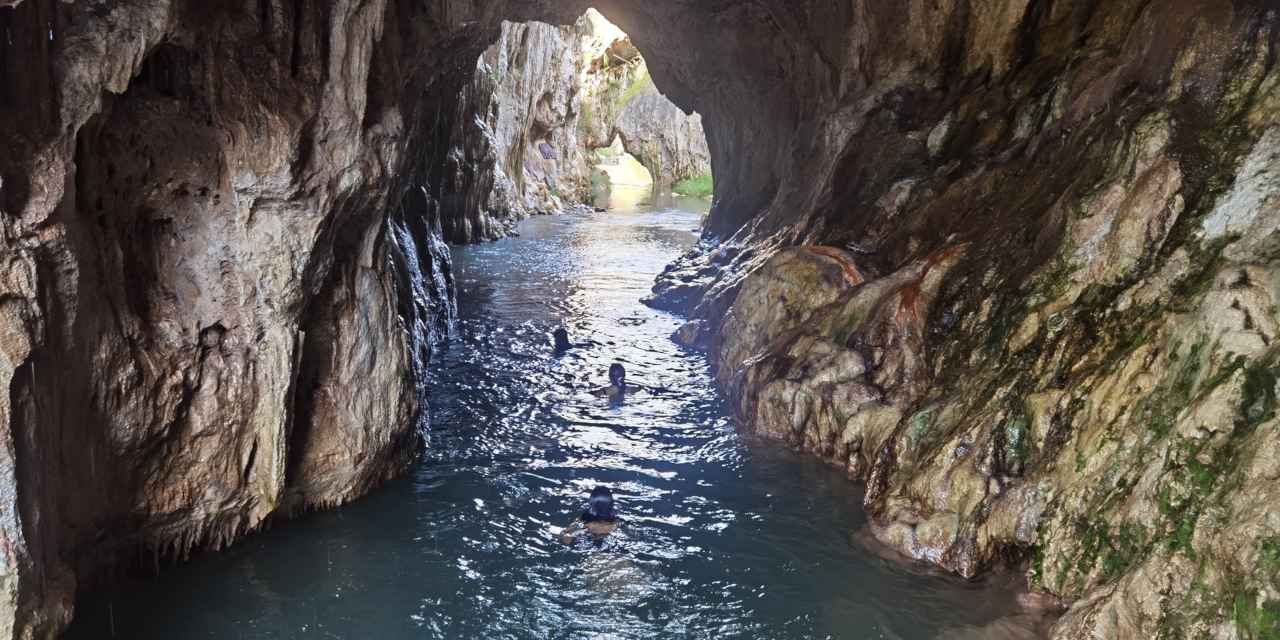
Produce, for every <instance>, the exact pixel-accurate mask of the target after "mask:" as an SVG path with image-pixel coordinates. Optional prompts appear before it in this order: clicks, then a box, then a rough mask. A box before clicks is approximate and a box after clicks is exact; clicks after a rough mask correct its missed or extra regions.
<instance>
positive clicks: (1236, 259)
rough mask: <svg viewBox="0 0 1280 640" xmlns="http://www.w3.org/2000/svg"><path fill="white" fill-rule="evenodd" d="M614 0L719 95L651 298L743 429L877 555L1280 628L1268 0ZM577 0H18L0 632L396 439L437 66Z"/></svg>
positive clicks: (1279, 115)
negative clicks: (828, 490) (842, 490)
mask: <svg viewBox="0 0 1280 640" xmlns="http://www.w3.org/2000/svg"><path fill="white" fill-rule="evenodd" d="M15 5H16V6H15ZM596 6H597V8H599V9H600V10H601V11H602V12H603V13H604V14H605V15H607V16H608V17H609V18H610V19H611V20H612V21H614V22H615V23H617V24H618V25H619V26H620V27H621V28H622V29H624V30H625V31H626V32H627V33H628V34H630V35H631V37H632V41H633V42H634V44H635V46H636V47H637V48H638V50H639V51H642V52H643V53H644V54H645V56H646V61H647V63H648V73H649V74H651V76H652V79H653V81H654V84H655V85H656V86H657V87H658V88H660V89H661V90H662V92H663V93H664V94H665V95H667V96H668V97H670V98H671V100H672V101H673V102H674V103H675V104H678V105H679V106H680V107H681V108H683V109H687V110H690V111H696V112H698V113H702V114H704V115H705V116H706V121H705V129H706V137H707V143H708V147H709V149H710V156H711V158H712V159H713V160H714V164H715V168H716V185H715V187H716V192H717V193H716V205H715V207H714V209H713V211H712V214H711V216H710V217H709V219H708V221H707V228H706V233H705V236H704V239H703V242H702V243H701V244H700V245H699V248H698V250H696V251H695V252H693V253H691V254H690V255H688V256H685V257H684V258H683V259H682V260H681V261H679V262H678V263H677V264H675V265H673V266H672V268H671V269H669V270H668V272H667V273H666V274H664V276H663V278H662V279H661V280H660V282H659V283H658V285H657V286H656V287H655V296H654V299H653V302H654V304H656V305H659V306H664V307H668V308H676V309H681V310H684V311H687V312H689V313H690V314H691V315H692V318H693V319H692V321H691V324H690V326H689V329H688V330H686V331H683V332H682V336H683V337H684V338H685V339H687V340H689V342H690V343H692V344H701V345H705V346H707V347H708V348H709V350H710V353H711V354H712V357H713V360H714V361H715V363H716V365H717V375H718V378H719V380H720V381H721V383H722V384H723V385H724V386H725V387H726V389H727V390H728V392H729V394H730V397H731V400H732V401H733V404H734V406H735V410H736V411H737V413H738V415H739V418H740V420H741V421H742V423H743V424H744V426H745V427H746V428H748V429H751V430H754V431H756V432H758V433H761V434H763V435H766V436H770V437H775V438H779V439H781V440H784V441H786V442H790V443H792V444H794V445H795V446H798V447H804V448H806V449H808V450H810V451H812V452H814V453H815V454H817V455H821V456H823V457H824V458H827V459H829V460H831V461H832V462H833V463H834V464H838V465H840V466H842V467H844V468H846V469H848V471H849V473H850V474H851V475H852V476H855V477H858V478H861V479H863V480H865V481H866V483H867V492H866V501H867V507H868V511H869V513H870V515H871V516H872V519H873V521H874V522H875V526H874V532H875V534H876V536H877V537H878V538H879V539H881V540H882V541H884V542H885V543H887V544H889V545H890V546H892V547H894V548H896V549H898V550H900V551H902V552H903V553H906V554H908V555H911V556H914V557H917V558H922V559H924V560H927V561H930V562H934V563H936V564H938V565H940V566H943V567H946V568H948V569H951V570H954V571H957V572H959V573H961V574H964V575H973V574H976V573H979V572H982V571H986V570H990V569H993V568H995V567H998V566H1009V567H1014V568H1016V569H1019V570H1025V571H1026V572H1027V573H1028V575H1029V578H1030V580H1031V581H1032V583H1033V585H1034V586H1035V587H1036V588H1037V589H1039V590H1042V591H1044V592H1046V593H1048V594H1050V595H1052V596H1055V597H1058V598H1060V599H1061V600H1062V601H1063V602H1064V604H1067V605H1069V606H1070V608H1069V609H1068V610H1067V612H1066V614H1065V616H1064V617H1063V618H1062V619H1061V621H1060V622H1059V623H1058V624H1057V626H1055V628H1054V631H1053V633H1054V635H1055V636H1056V637H1059V638H1088V637H1135V638H1136V637H1153V636H1161V635H1163V636H1164V637H1188V638H1190V637H1205V636H1209V637H1222V638H1234V637H1243V638H1252V637H1268V636H1267V634H1274V633H1275V632H1276V630H1275V626H1276V624H1277V622H1276V620H1277V618H1278V614H1277V607H1278V606H1280V605H1277V604H1276V603H1277V601H1280V584H1277V582H1276V580H1277V573H1278V571H1277V540H1280V538H1278V536H1280V510H1278V509H1277V508H1276V506H1275V505H1276V504H1277V496H1275V495H1273V494H1274V492H1275V489H1274V487H1275V486H1276V480H1277V478H1280V469H1278V468H1277V464H1278V463H1277V461H1278V460H1280V452H1278V451H1277V448H1278V447H1280V434H1278V432H1277V429H1278V428H1280V426H1278V424H1277V420H1276V417H1275V398H1276V388H1275V382H1276V376H1275V363H1276V355H1275V349H1274V347H1273V342H1274V339H1275V336H1276V331H1277V328H1278V326H1280V317H1277V315H1276V310H1275V309H1276V307H1275V305H1274V302H1273V300H1274V299H1275V298H1276V296H1277V295H1280V292H1278V291H1277V287H1278V286H1280V280H1278V279H1277V278H1276V277H1275V274H1276V269H1277V267H1276V259H1277V253H1276V249H1275V246H1276V245H1275V237H1276V236H1275V231H1276V226H1277V225H1278V224H1280V215H1278V214H1277V203H1278V201H1280V195H1278V194H1280V186H1278V183H1277V181H1276V179H1275V176H1276V175H1277V166H1276V165H1277V162H1278V161H1277V157H1276V152H1275V149H1276V142H1277V136H1278V135H1280V134H1277V133H1276V132H1277V131H1280V89H1278V87H1277V85H1278V84H1280V69H1278V68H1277V64H1276V58H1277V52H1278V46H1277V41H1278V40H1280V35H1277V32H1278V29H1280V17H1278V16H1277V13H1276V10H1275V9H1273V8H1272V7H1271V6H1270V5H1268V4H1267V3H1265V2H1262V1H1261V0H1234V1H1232V0H1192V1H1190V2H1179V3H1152V2H1145V1H1143V0H1116V1H1114V2H1107V3H1094V2H1070V1H1058V2H1028V1H1027V0H988V1H985V2H961V1H958V0H954V1H953V0H942V1H940V2H928V3H925V2H907V3H893V4H891V3H870V2H858V3H847V2H842V3H837V2H829V1H825V0H786V1H784V0H767V1H761V2H753V3H741V2H735V1H730V0H708V1H707V2H699V3H696V4H695V3H689V2H683V1H679V0H647V1H645V2H634V1H630V0H602V1H601V2H598V3H596ZM585 9H586V3H585V2H577V1H576V0H575V1H562V0H556V1H554V2H553V1H552V0H523V1H518V2H517V1H515V0H511V1H500V0H490V1H484V0H447V1H443V2H431V3H418V2H410V1H409V0H364V1H355V0H350V1H348V0H334V1H333V2H315V1H312V0H291V1H290V2H284V1H283V0H243V1H231V0H229V1H227V2H216V3H207V2H196V1H195V0H121V1H118V2H110V3H108V2H100V1H95V0H81V1H77V2H71V3H65V2H60V1H58V0H26V1H24V2H15V1H14V0H3V1H0V27H2V28H3V30H4V32H5V33H6V34H7V38H6V39H5V40H4V41H2V42H0V145H2V148H3V149H4V150H5V153H2V154H0V223H2V224H3V233H2V234H0V247H2V248H0V257H3V260H4V264H5V269H4V271H3V274H2V275H3V278H2V279H0V287H3V288H2V289H0V292H2V293H0V354H3V356H0V383H2V384H3V385H4V386H5V387H6V388H7V389H8V393H7V394H5V395H4V396H3V400H0V489H2V490H3V491H2V494H3V496H4V500H3V504H4V506H5V509H4V512H3V517H0V538H3V544H2V545H0V550H2V551H3V553H0V594H3V595H2V597H0V636H3V637H14V638H21V637H47V636H50V635H52V634H54V633H56V632H57V630H58V629H60V628H61V627H62V626H63V625H64V624H65V622H66V620H67V619H68V617H69V616H70V614H71V605H72V598H73V595H74V592H75V590H76V589H77V588H78V587H79V586H82V585H84V584H87V583H90V582H91V581H93V580H95V579H97V578H98V577H101V576H104V575H106V574H108V573H109V572H110V571H111V570H112V568H113V567H115V566H119V567H121V568H125V567H127V566H128V565H131V564H133V563H136V561H137V559H138V557H139V556H143V557H147V558H150V557H151V556H152V555H160V556H174V555H178V556H181V555H182V554H184V553H185V552H186V551H188V550H189V549H192V548H196V547H201V548H205V547H217V546H220V545H222V544H225V543H228V542H230V541H231V540H232V539H234V538H235V537H237V536H239V535H242V534H243V533H245V532H247V531H251V530H253V529H255V528H257V527H260V526H262V525H263V524H264V523H265V522H267V521H268V520H269V519H270V518H272V517H275V516H278V515H287V514H288V513H290V512H294V511H297V510H301V509H306V508H311V507H323V506H330V505H335V504H339V503H341V502H343V501H346V500H349V499H352V498H354V497H356V496H358V495H360V494H361V493H363V492H364V491H367V490H368V489H369V488H370V487H372V486H374V485H375V484H376V483H377V482H379V481H381V480H382V479H384V478H386V477H388V476H390V475H392V474H394V473H396V472H397V471H398V470H399V469H401V468H403V466H404V465H405V464H406V462H407V461H408V460H409V458H410V456H411V455H412V449H413V447H414V446H415V440H416V434H417V432H418V431H419V430H420V429H422V428H424V424H423V409H424V403H425V401H426V398H427V397H429V389H425V388H423V386H422V383H421V380H422V377H421V376H419V375H416V374H417V372H419V371H420V370H421V367H423V366H425V362H426V359H427V358H429V356H430V348H431V344H432V340H433V336H438V335H439V334H440V333H442V332H444V331H446V330H447V325H448V321H449V316H450V306H449V303H448V300H449V299H450V295H449V290H450V287H451V280H450V276H449V267H448V256H447V248H445V247H444V246H443V244H442V243H441V242H440V235H441V234H442V232H443V230H444V229H445V228H451V229H457V228H460V227H463V226H464V224H463V222H462V221H461V220H460V219H459V216H464V215H468V214H464V213H459V211H460V210H459V209H458V208H457V206H456V203H453V202H445V200H446V199H448V198H454V197H458V196H459V191H460V190H462V191H466V190H468V189H470V188H471V187H467V186H465V185H463V186H461V187H460V186H459V184H458V183H457V182H454V181H453V177H451V176H452V175H453V174H452V173H451V172H452V171H454V170H456V169H457V168H458V167H461V166H464V165H465V162H464V163H463V164H459V161H458V160H457V159H456V158H455V159H452V160H451V158H450V154H453V153H454V152H455V150H456V149H457V148H458V147H457V145H456V144H454V142H453V140H452V138H453V132H454V131H456V126H455V125H456V123H457V122H458V114H459V96H460V95H462V93H463V91H464V90H465V87H467V86H468V84H470V83H471V82H473V81H474V80H475V75H476V73H477V66H476V63H475V61H476V60H477V59H478V57H479V56H480V55H481V53H482V52H483V51H484V50H485V49H486V47H488V46H490V45H491V44H493V43H494V42H498V41H499V39H500V38H501V36H502V29H503V27H502V21H503V20H509V21H513V22H521V21H528V20H535V19H536V20H542V21H545V22H548V23H551V24H572V23H573V21H575V20H576V19H577V18H578V17H579V16H581V15H582V13H583V11H584V10H585ZM633 97H634V96H633ZM564 113H568V111H567V108H566V111H564ZM575 128H576V127H575ZM584 129H585V130H589V129H590V128H589V127H587V128H584ZM584 135H585V134H584ZM526 148H527V147H526ZM526 148H519V149H517V150H518V151H519V153H520V154H522V155H521V156H520V157H524V156H523V154H524V153H525V152H526ZM508 175H510V173H508ZM474 184H483V180H480V181H477V182H475V183H474ZM482 192H483V189H481V191H479V192H477V193H482ZM476 202H479V200H478V199H477V200H476ZM486 228H496V227H495V226H492V225H489V226H487V225H486V223H484V222H483V221H480V222H477V221H476V220H474V219H473V220H472V222H471V223H470V225H469V229H471V231H469V232H468V233H470V234H473V235H472V236H471V237H480V236H483V235H484V232H483V231H482V230H484V229H486Z"/></svg>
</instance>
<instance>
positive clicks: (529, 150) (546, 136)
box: [441, 22, 590, 242]
mask: <svg viewBox="0 0 1280 640" xmlns="http://www.w3.org/2000/svg"><path fill="white" fill-rule="evenodd" d="M579 37H580V34H579V32H578V30H577V29H576V28H575V27H557V26H551V25H549V24H544V23H537V22H534V23H527V24H515V23H511V22H507V23H504V24H503V25H502V34H501V36H500V37H499V39H498V42H497V43H495V44H494V45H493V46H491V47H489V49H488V50H486V51H485V53H484V55H483V56H481V57H480V61H479V63H478V64H477V66H476V72H475V77H474V79H473V80H472V81H471V83H470V84H469V85H467V87H466V88H465V89H463V91H462V93H461V96H460V100H459V102H458V106H457V113H456V115H455V116H454V119H453V128H452V131H451V132H450V137H449V145H450V149H449V151H448V155H447V159H446V166H445V169H444V170H445V181H444V183H443V185H442V187H441V188H442V191H441V204H442V206H443V209H444V213H445V216H444V219H445V221H446V225H445V231H446V237H447V238H448V239H449V240H451V241H455V242H474V241H477V240H491V239H494V238H499V237H501V236H504V235H506V233H507V231H508V227H509V226H510V225H511V224H512V223H514V222H516V221H518V220H520V219H521V218H524V217H527V216H529V215H531V214H534V213H549V212H552V211H556V210H558V209H560V208H561V207H562V206H564V205H565V204H566V203H568V202H581V201H583V200H585V199H586V198H587V197H588V196H589V193H590V184H589V175H588V172H589V169H588V167H587V165H586V157H585V155H584V153H583V148H582V145H581V144H579V142H578V127H577V117H578V109H579V104H580V100H579V96H578V89H579V82H580V81H579V76H580V73H581V69H582V64H583V51H582V48H581V47H580V46H579V42H578V40H579Z"/></svg>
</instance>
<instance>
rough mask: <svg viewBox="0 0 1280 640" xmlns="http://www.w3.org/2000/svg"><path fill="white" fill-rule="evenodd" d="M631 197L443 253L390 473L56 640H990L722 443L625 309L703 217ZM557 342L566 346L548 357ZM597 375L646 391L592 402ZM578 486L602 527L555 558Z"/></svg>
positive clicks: (944, 594) (933, 589)
mask: <svg viewBox="0 0 1280 640" xmlns="http://www.w3.org/2000/svg"><path fill="white" fill-rule="evenodd" d="M621 195H625V194H620V196H621ZM651 200H653V198H648V197H646V198H630V199H627V198H625V197H619V199H617V200H615V202H614V207H615V208H614V209H613V210H611V211H609V212H608V213H603V214H594V215H563V216H555V217H539V218H535V219H531V220H528V221H526V222H525V223H523V224H522V225H521V227H520V229H519V230H520V236H519V237H513V238H508V239H506V240H502V241H499V242H494V243H490V244H484V245H478V246H468V247H459V248H455V249H454V260H455V274H456V277H457V284H458V289H459V296H458V297H459V300H458V302H459V308H460V309H461V317H460V319H459V326H458V328H457V332H456V336H455V338H454V340H453V342H452V344H451V345H450V346H449V347H447V348H446V349H445V350H443V351H442V352H439V353H437V354H436V357H435V361H434V362H433V364H432V380H431V391H430V394H431V398H432V403H433V404H432V408H431V432H430V436H429V443H428V448H427V450H426V453H425V454H424V455H423V457H422V460H421V462H420V463H419V464H417V465H415V467H414V468H413V470H412V472H411V473H410V474H409V476H408V477H406V478H404V479H402V480H399V481H396V482H393V483H391V484H390V485H388V486H386V487H384V488H382V489H380V490H379V491H377V492H375V493H374V494H373V495H371V496H370V497H368V498H366V499H363V500H361V501H359V502H357V503H355V504H352V505H350V506H347V507H343V508H341V509H338V510H336V511H332V512H327V513H319V514H314V515H311V516H307V517H304V518H302V519H300V520H297V521H294V522H288V523H284V524H281V525H279V526H277V527H276V528H275V529H273V530H271V531H267V532H264V533H261V534H257V535H254V536H251V537H249V538H248V539H246V540H244V541H242V542H241V543H239V544H237V545H236V546H234V547H232V548H231V549H229V550H227V551H224V552H221V553H211V554H204V555H201V556H198V557H197V558H195V559H194V560H192V561H191V562H189V563H187V564H185V565H182V566H179V567H174V568H171V569H166V570H165V571H163V572H161V575H160V576H158V577H157V578H156V579H153V580H149V581H146V582H143V583H138V584H132V585H125V586H124V587H122V588H120V589H117V590H115V591H113V592H111V593H97V594H92V595H89V596H86V597H84V598H82V599H81V602H80V603H79V610H78V611H77V621H76V624H75V626H74V628H73V629H72V631H71V633H70V634H69V637H72V638H104V637H112V634H113V633H114V637H119V638H138V639H151V638H156V639H159V638H166V639H174V638H178V639H185V638H217V639H234V638H246V639H247V638H343V639H354V638H377V639H401V638H405V639H408V638H518V639H523V638H531V639H532V638H540V639H545V638H575V639H576V638H717V639H720V638H851V639H864V638H865V639H872V638H875V639H880V638H889V639H894V638H898V639H916V638H919V639H923V638H937V637H989V635H990V634H991V632H992V630H993V629H992V628H991V627H984V626H983V625H986V624H988V623H990V622H991V621H992V620H995V619H996V618H999V617H1001V616H1003V615H1005V614H1007V613H1008V612H1009V606H1010V605H1009V603H1010V602H1012V600H1013V595H1012V594H1011V593H1010V592H1008V591H1007V590H1004V589H1002V588H999V587H994V586H991V585H984V584H976V583H970V582H965V581H962V580H959V579H957V578H953V577H949V576H944V575H940V574H936V573H932V572H929V571H927V570H925V569H923V568H920V567H913V566H910V565H909V564H906V563H903V562H899V561H892V560H885V559H882V558H880V557H878V556H876V555H874V554H871V553H869V552H867V551H866V550H864V549H863V548H862V547H861V546H859V545H858V544H857V543H856V542H855V541H854V538H853V536H852V535H851V534H852V533H853V532H854V531H856V530H858V529H859V528H860V527H861V526H862V525H863V524H864V516H863V514H862V512H861V510H860V508H859V504H860V495H859V489H858V487H857V486H856V485H855V484H853V483H851V482H849V481H848V480H846V479H845V478H844V477H843V475H842V474H840V473H838V472H836V471H833V470H832V469H830V468H828V467H826V466H824V465H822V464H820V463H818V462H816V461H814V460H813V459H811V458H809V457H807V456H802V455H798V454H793V453H791V452H788V451H786V450H784V449H782V448H781V447H779V446H777V445H775V444H772V443H769V442H762V441H757V440H753V439H750V438H747V437H745V436H743V435H740V434H739V433H737V432H736V431H735V430H734V428H733V427H732V425H731V424H730V422H729V421H728V419H727V418H726V414H725V407H724V406H723V403H722V399H721V397H720V396H719V395H718V393H717V391H716V390H715V389H714V387H713V384H712V379H711V376H710V374H709V371H708V368H707V362H706V359H705V358H704V357H703V356H702V355H700V354H696V353H692V352H688V351H685V350H683V349H681V348H680V347H678V346H677V345H676V344H674V343H673V342H671V341H670V340H669V338H668V336H669V335H670V334H671V333H672V331H674V330H675V329H676V327H678V326H679V324H680V320H679V319H678V318H676V317H673V316H671V315H669V314H666V313H663V312H659V311H655V310H653V309H649V308H647V307H645V306H643V305H642V304H640V302H639V299H640V298H641V297H642V296H644V295H645V294H646V293H647V291H648V289H649V287H650V286H651V284H652V282H653V278H654V276H655V275H656V274H657V273H658V272H659V271H660V270H661V269H662V267H663V266H664V265H666V264H667V263H668V262H670V261H671V260H673V259H674V258H675V257H677V256H678V255H679V254H680V253H682V252H683V251H685V250H686V249H687V248H689V247H690V246H691V245H692V244H693V242H694V241H695V230H696V229H697V227H698V225H699V222H700V219H701V217H702V215H703V213H704V211H703V209H705V205H700V204H697V203H696V202H694V203H689V202H680V201H674V200H670V199H663V198H658V202H656V203H652V202H651ZM557 326H565V327H567V328H568V329H569V331H570V333H571V335H572V337H573V339H574V340H576V341H578V342H582V343H587V344H588V346H584V347H582V348H579V349H575V350H573V351H570V352H569V353H567V354H565V355H562V356H559V357H556V356H555V355H553V354H552V352H551V349H550V343H549V334H550V332H551V331H552V330H553V329H554V328H555V327H557ZM614 361H620V362H622V363H623V364H624V365H625V366H626V367H627V371H628V381H630V382H639V383H643V384H646V385H648V386H650V387H654V390H653V391H649V392H639V393H632V394H630V395H628V397H627V398H626V399H625V400H624V401H623V402H621V403H610V402H609V401H608V400H606V399H603V398H599V397H597V396H595V395H593V394H592V393H591V389H592V388H593V387H595V386H599V385H602V384H604V382H605V381H606V379H607V378H606V372H607V369H608V367H609V365H610V363H612V362H614ZM596 485H607V486H610V487H612V488H613V489H614V491H615V493H616V495H617V499H618V506H619V508H620V510H621V514H622V516H623V517H624V518H625V520H626V525H625V526H624V528H623V530H622V532H621V533H619V534H615V535H614V536H611V537H610V538H609V539H607V540H605V541H604V542H603V543H600V544H596V543H593V542H592V541H589V540H579V541H578V542H577V543H576V544H574V545H565V544H563V543H562V542H561V541H560V540H559V538H558V536H557V535H556V532H557V531H558V530H559V528H560V527H562V526H564V525H565V524H566V523H568V522H569V521H570V520H571V519H572V518H573V516H574V515H575V514H577V513H579V512H580V511H581V510H582V508H583V506H584V500H585V497H586V494H587V493H588V492H589V491H590V490H591V488H592V487H594V486H596Z"/></svg>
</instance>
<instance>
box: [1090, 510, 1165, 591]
mask: <svg viewBox="0 0 1280 640" xmlns="http://www.w3.org/2000/svg"><path fill="white" fill-rule="evenodd" d="M1075 530H1076V535H1077V536H1078V537H1079V540H1080V552H1079V554H1078V555H1077V556H1076V561H1075V567H1074V568H1075V570H1076V572H1077V573H1078V575H1079V576H1081V577H1084V576H1088V575H1089V574H1090V573H1091V572H1092V571H1093V569H1094V567H1096V566H1098V564H1099V563H1101V565H1102V578H1103V579H1104V580H1105V581H1108V582H1110V581H1112V580H1115V579H1117V578H1119V577H1120V576H1122V575H1124V574H1125V572H1126V571H1128V570H1129V568H1130V567H1132V566H1134V565H1135V564H1137V563H1138V562H1140V561H1141V560H1143V559H1145V558H1146V556H1147V554H1148V553H1149V552H1150V550H1151V545H1150V540H1149V538H1150V536H1149V535H1148V533H1147V530H1146V529H1145V528H1143V527H1142V525H1139V524H1132V523H1123V524H1121V525H1120V526H1118V527H1116V528H1115V529H1114V530H1113V529H1112V528H1111V527H1110V526H1108V525H1107V523H1106V522H1104V521H1101V520H1081V521H1079V522H1077V523H1076V527H1075Z"/></svg>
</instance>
